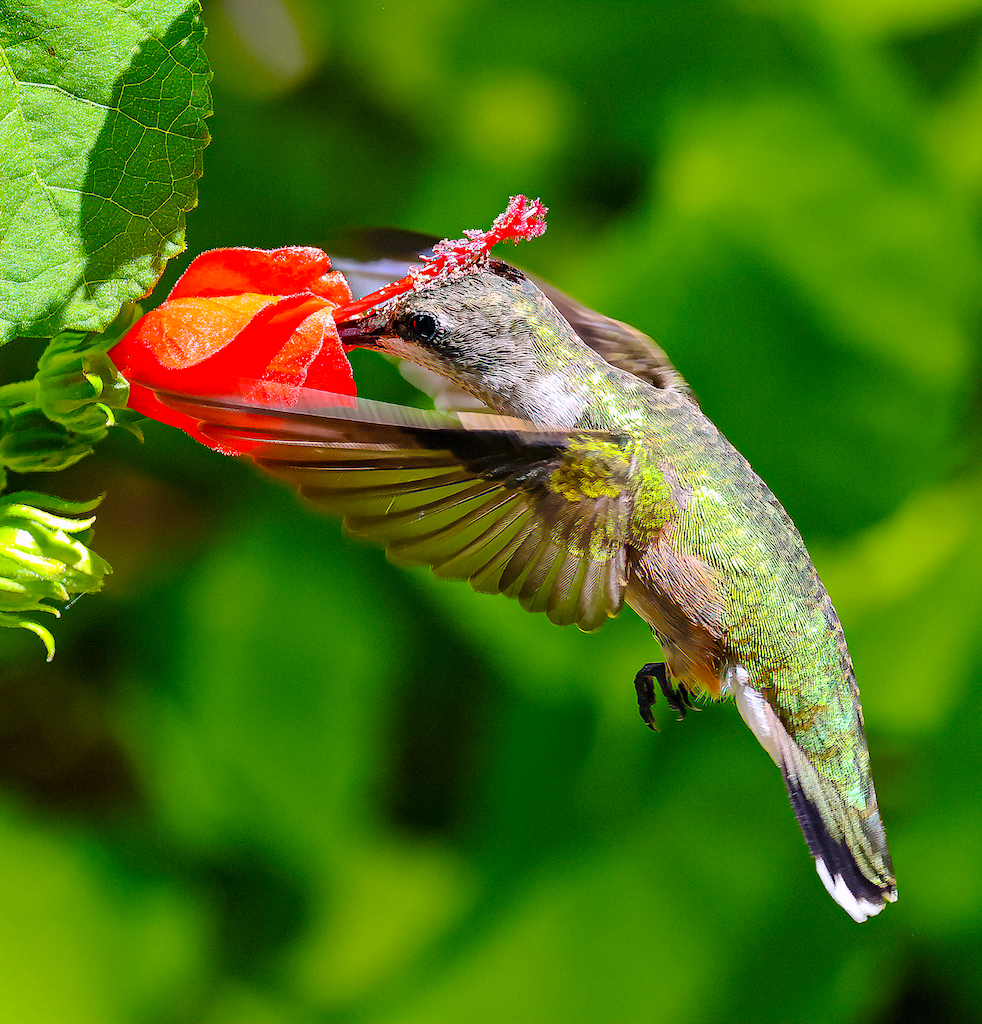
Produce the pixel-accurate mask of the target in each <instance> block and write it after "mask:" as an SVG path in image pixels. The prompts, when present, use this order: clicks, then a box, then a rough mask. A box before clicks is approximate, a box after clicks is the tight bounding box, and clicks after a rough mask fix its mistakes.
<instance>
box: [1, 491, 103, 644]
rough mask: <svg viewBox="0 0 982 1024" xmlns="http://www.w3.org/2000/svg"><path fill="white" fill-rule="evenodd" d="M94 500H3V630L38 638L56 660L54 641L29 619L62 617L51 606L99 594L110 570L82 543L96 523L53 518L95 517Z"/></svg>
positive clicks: (28, 495) (26, 496)
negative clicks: (23, 631) (19, 630)
mask: <svg viewBox="0 0 982 1024" xmlns="http://www.w3.org/2000/svg"><path fill="white" fill-rule="evenodd" d="M101 500H102V498H101V497H100V498H96V499H95V500H94V501H87V502H72V501H63V500H62V499H60V498H53V497H50V496H49V495H45V494H35V493H32V492H29V491H19V492H17V493H16V494H7V495H3V496H2V497H0V626H19V627H21V628H23V629H29V630H31V631H32V632H34V633H36V634H37V635H38V636H39V637H40V638H41V639H42V640H43V641H44V645H45V647H46V648H47V649H48V661H50V660H51V659H52V657H53V656H54V650H55V645H54V639H53V638H52V636H51V633H49V632H48V630H47V629H45V628H44V626H42V625H40V623H37V622H35V621H33V619H32V618H30V617H28V616H29V615H30V614H31V613H34V612H45V613H47V614H48V615H54V616H55V617H56V618H57V617H58V616H59V615H60V612H59V610H58V609H57V608H56V607H54V606H53V605H52V604H51V603H50V602H52V601H68V600H69V599H70V598H71V596H72V595H73V594H86V593H91V592H93V591H96V590H99V589H100V588H101V587H102V582H103V578H104V576H105V575H106V574H107V573H110V572H112V570H111V569H110V567H109V565H108V564H107V563H106V562H105V561H103V559H101V558H100V557H99V556H98V555H97V554H96V553H95V552H94V551H92V550H90V549H89V548H88V547H86V545H85V544H84V543H83V538H84V539H85V540H87V539H88V533H87V531H89V530H90V529H91V527H92V524H93V523H94V522H95V517H94V516H91V517H89V518H88V519H66V518H65V517H64V516H62V515H55V514H54V513H63V512H69V513H80V512H81V513H85V512H91V511H92V509H94V508H95V507H96V505H98V504H99V502H100V501H101Z"/></svg>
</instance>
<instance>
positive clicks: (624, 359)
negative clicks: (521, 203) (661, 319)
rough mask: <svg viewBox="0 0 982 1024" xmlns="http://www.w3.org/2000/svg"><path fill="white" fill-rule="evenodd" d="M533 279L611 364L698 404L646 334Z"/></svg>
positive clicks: (681, 377) (587, 342) (545, 283)
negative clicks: (678, 393) (676, 392)
mask: <svg viewBox="0 0 982 1024" xmlns="http://www.w3.org/2000/svg"><path fill="white" fill-rule="evenodd" d="M532 280H533V281H535V283H536V285H537V286H538V287H539V288H540V289H541V290H542V291H543V292H544V293H545V294H546V296H547V297H548V298H549V300H550V301H551V302H552V304H553V305H554V306H555V307H556V308H557V309H558V310H559V312H560V313H562V314H563V316H564V317H566V319H567V320H568V321H569V323H570V326H571V327H572V328H573V330H574V331H576V333H577V334H578V335H579V336H580V337H581V338H582V339H583V341H584V342H585V343H586V344H587V345H589V346H590V348H592V349H593V351H594V352H596V353H597V355H599V356H601V357H602V358H604V359H606V360H607V362H608V363H610V365H611V366H616V367H617V368H618V369H620V370H627V372H628V373H633V374H634V375H635V377H640V378H641V379H642V380H646V381H647V382H648V383H649V384H653V385H654V386H655V387H656V388H661V389H662V390H665V391H679V392H681V393H682V394H683V395H685V396H686V398H688V399H689V401H691V402H692V404H693V405H696V404H698V403H697V402H696V400H695V397H694V396H693V394H692V392H691V391H690V390H689V385H688V384H687V383H686V382H685V379H684V378H683V376H682V374H681V373H679V371H678V370H676V369H675V367H674V366H672V363H671V360H670V359H669V358H668V356H667V355H666V354H665V353H664V351H663V350H662V349H661V348H659V347H658V345H656V344H655V343H654V342H653V341H652V340H651V338H649V337H648V335H647V334H642V333H641V331H639V330H637V328H634V327H631V325H630V324H625V323H621V321H620V320H614V319H612V318H611V317H609V316H604V315H603V313H598V312H597V311H596V310H594V309H590V307H589V306H584V305H583V303H581V302H577V301H576V299H572V298H570V297H569V296H568V295H566V294H565V292H561V291H560V290H559V289H558V288H555V287H553V286H552V285H551V284H548V283H547V282H545V281H540V280H539V279H538V278H534V277H533V278H532Z"/></svg>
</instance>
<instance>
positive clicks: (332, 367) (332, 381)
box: [306, 309, 355, 395]
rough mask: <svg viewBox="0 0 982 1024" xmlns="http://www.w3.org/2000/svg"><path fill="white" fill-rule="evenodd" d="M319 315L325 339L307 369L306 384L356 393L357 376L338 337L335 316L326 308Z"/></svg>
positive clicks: (339, 393)
mask: <svg viewBox="0 0 982 1024" xmlns="http://www.w3.org/2000/svg"><path fill="white" fill-rule="evenodd" d="M317 316H318V319H319V320H321V321H322V322H323V324H324V341H323V344H322V345H321V349H320V352H319V353H318V354H317V356H316V357H315V358H314V361H313V362H312V363H311V365H310V369H309V370H308V371H307V380H306V386H307V387H308V388H313V389H314V390H315V391H331V392H333V393H334V394H337V395H353V394H355V378H354V377H353V376H352V373H351V363H349V362H348V357H347V356H346V355H345V354H344V346H343V345H342V344H341V339H340V338H339V337H338V329H337V327H336V326H335V323H334V318H333V316H329V315H328V310H326V309H325V310H324V311H323V313H320V314H317ZM311 319H313V317H312V318H311Z"/></svg>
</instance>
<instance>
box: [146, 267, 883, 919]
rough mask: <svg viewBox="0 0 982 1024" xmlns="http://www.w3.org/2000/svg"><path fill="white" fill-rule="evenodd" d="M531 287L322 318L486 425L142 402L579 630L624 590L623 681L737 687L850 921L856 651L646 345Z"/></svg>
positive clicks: (659, 356) (751, 487) (392, 539)
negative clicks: (433, 376)
mask: <svg viewBox="0 0 982 1024" xmlns="http://www.w3.org/2000/svg"><path fill="white" fill-rule="evenodd" d="M550 294H552V296H553V299H555V300H556V302H553V301H550V299H549V298H547V297H546V295H545V294H544V293H543V292H542V291H541V290H540V289H539V288H538V287H536V285H535V284H533V283H532V281H530V280H529V279H528V278H527V277H526V276H525V275H524V274H522V273H521V272H520V271H518V270H516V269H514V268H513V267H511V266H509V265H507V264H505V263H501V262H498V261H494V260H490V261H489V260H485V261H483V262H482V263H480V264H478V265H476V266H473V267H471V268H469V269H466V270H464V271H462V272H460V273H456V274H452V275H450V276H444V277H442V278H437V279H436V280H433V281H431V282H429V283H424V284H422V285H420V286H419V287H418V288H416V289H414V290H412V291H410V292H409V293H408V294H405V295H402V296H399V297H397V298H396V299H393V300H391V301H389V302H386V303H385V304H384V305H382V306H380V307H378V308H377V309H375V310H373V311H371V312H370V313H369V314H368V315H365V316H362V317H361V318H360V319H357V320H355V321H353V322H351V323H350V324H341V325H340V328H341V334H342V337H343V338H344V340H345V341H346V342H347V343H348V344H355V345H360V346H363V347H370V348H377V349H380V350H382V351H384V352H388V353H391V354H393V355H396V356H398V357H401V358H403V359H408V360H411V361H412V362H414V363H416V364H418V365H420V366H422V367H425V368H427V369H429V370H433V371H436V372H437V373H438V374H440V375H442V376H443V377H445V378H446V379H448V380H449V381H450V382H452V383H453V384H454V385H456V386H457V387H459V388H461V389H463V390H464V391H465V392H467V393H469V394H470V395H472V396H474V397H476V398H477V399H478V400H479V401H480V402H481V403H483V404H484V405H485V406H486V407H487V409H489V410H491V413H493V414H494V415H480V414H466V413H461V414H458V415H449V416H443V415H439V414H436V413H429V414H428V413H421V412H418V411H416V410H409V409H401V408H399V407H395V406H382V405H379V404H377V403H372V402H364V401H359V402H357V403H352V400H350V399H346V400H345V402H346V406H342V405H340V404H339V405H337V406H329V405H325V401H324V398H325V396H320V398H319V399H318V398H317V395H316V393H313V395H314V397H313V399H311V400H310V401H312V402H313V404H312V405H311V404H310V401H308V404H307V406H306V407H304V406H294V407H292V408H289V409H282V410H278V409H271V408H268V407H264V406H263V407H260V406H256V405H253V404H250V403H249V402H246V401H243V400H240V399H229V400H225V399H219V400H216V399H210V398H188V397H186V396H176V395H163V394H160V395H159V397H161V398H162V400H164V401H165V402H166V403H167V404H169V405H172V406H174V407H175V408H178V409H180V410H181V411H182V412H187V413H191V414H192V415H194V416H196V417H197V418H199V419H200V420H201V421H202V428H201V429H202V430H203V432H205V433H207V434H209V435H211V436H212V437H214V438H216V439H218V440H222V439H226V440H228V439H232V438H252V439H254V440H255V441H257V442H258V445H257V447H255V448H254V449H253V450H252V451H251V452H250V454H251V456H252V458H253V459H254V460H255V461H256V462H257V463H258V464H259V465H260V466H261V467H263V468H264V469H266V470H268V471H269V472H271V473H273V474H274V475H276V476H278V477H281V478H283V479H285V480H287V481H289V482H290V483H292V484H294V485H296V486H297V487H299V490H300V493H301V495H302V496H303V497H304V498H305V499H306V500H307V501H308V502H310V503H311V504H313V505H314V506H316V507H317V508H320V509H323V510H325V511H329V512H332V513H335V514H337V515H341V516H343V517H344V522H345V526H346V527H347V529H348V530H349V531H350V532H351V533H353V534H356V535H359V536H364V537H369V538H371V539H373V540H376V541H380V542H381V543H383V544H384V545H385V546H386V548H387V550H388V553H389V555H390V556H391V557H393V558H395V559H396V560H399V561H404V562H414V563H424V564H427V565H430V566H432V567H433V570H434V571H435V572H436V574H437V575H439V576H442V577H445V578H448V579H466V580H469V581H470V582H471V583H472V585H473V586H474V587H475V589H477V590H479V591H482V592H486V593H499V592H500V593H503V594H505V595H507V596H509V597H517V598H518V599H519V600H520V601H521V603H522V605H523V606H524V607H525V608H527V609H528V610H530V611H544V612H545V613H546V614H547V615H548V616H549V618H550V619H552V621H553V622H556V623H561V624H565V623H576V624H577V625H579V626H580V627H581V628H582V629H585V630H592V629H596V628H598V627H599V626H601V625H602V624H603V623H604V622H605V621H606V619H607V618H608V616H612V615H616V614H617V612H618V611H620V609H621V606H622V604H623V603H624V602H625V601H626V602H627V604H629V605H630V606H631V607H632V608H634V610H635V611H636V612H637V613H638V614H639V615H641V616H642V618H644V619H645V621H646V622H648V623H649V625H650V626H651V628H652V631H653V632H654V634H655V635H656V637H657V638H658V640H659V641H660V643H661V646H662V650H663V652H664V658H665V661H664V665H662V664H652V665H646V666H645V667H644V668H643V669H642V670H641V672H640V673H639V674H638V679H637V680H636V686H637V688H638V699H639V704H640V707H641V713H642V717H643V718H644V719H645V720H646V721H647V722H648V723H649V724H651V722H652V718H651V713H650V707H651V703H652V702H653V700H654V688H653V686H652V680H657V681H658V683H659V685H660V688H661V689H662V690H663V691H664V692H665V694H666V696H667V697H668V699H669V703H670V704H671V706H673V707H674V708H676V709H678V710H680V711H681V712H682V713H684V710H685V707H686V705H687V704H688V701H689V697H690V695H692V694H695V695H708V696H711V697H714V698H720V697H723V696H728V695H733V696H734V697H735V699H736V703H737V706H738V708H739V711H740V714H741V715H742V717H743V718H744V720H745V721H746V723H747V725H748V726H749V727H750V728H751V730H752V731H753V733H754V735H755V736H756V737H757V739H758V740H759V741H760V743H761V744H762V745H763V747H764V748H765V750H766V751H767V752H768V753H769V754H770V756H771V757H772V758H773V759H774V761H775V762H776V763H777V765H778V766H779V768H780V769H781V773H782V775H783V777H784V782H785V785H786V787H787V790H788V794H789V796H790V798H791V803H792V806H793V808H794V812H795V814H796V815H797V818H798V821H799V823H800V825H801V828H802V831H803V832H804V835H805V839H806V840H807V842H808V846H809V849H810V850H811V853H812V856H813V857H814V858H815V862H816V867H817V869H818V873H819V875H820V877H821V879H822V881H823V882H824V884H825V886H826V888H827V889H828V891H829V893H830V894H831V895H832V897H833V899H835V900H836V901H837V902H838V903H839V904H840V905H841V906H842V907H843V908H844V909H845V910H846V911H847V912H848V913H849V914H850V915H851V916H852V917H853V918H854V919H855V920H857V921H864V920H866V918H867V917H868V916H870V915H873V914H877V913H879V912H880V910H881V909H882V908H883V906H884V904H885V902H888V901H889V902H892V901H893V900H895V899H896V898H897V890H896V885H895V880H894V875H893V868H892V864H891V861H890V856H889V853H888V851H887V845H886V838H885V835H884V830H883V823H882V821H881V819H880V815H879V812H878V809H877V802H876V794H875V791H874V789H873V783H872V780H871V778H870V772H869V754H868V751H867V746H866V739H865V736H864V731H863V712H862V708H861V707H860V703H859V690H858V688H857V685H856V680H855V676H854V673H853V667H852V662H851V661H850V657H849V652H848V649H847V647H846V641H845V637H844V636H843V632H842V627H841V626H840V624H839V620H838V618H837V616H836V613H835V610H834V608H833V607H832V602H831V601H830V600H829V597H828V594H827V593H826V591H825V589H824V587H823V586H822V584H821V582H820V580H819V579H818V576H817V574H816V572H815V568H814V566H813V565H812V562H811V559H810V558H809V556H808V553H807V551H806V550H805V546H804V543H803V541H802V539H801V536H800V535H799V533H798V531H797V530H796V529H795V527H794V524H793V523H792V522H791V519H790V518H789V517H788V515H787V513H786V512H785V511H784V509H783V508H782V507H781V505H780V503H779V502H778V501H777V499H776V498H775V497H774V495H773V494H771V492H770V491H769V490H768V489H767V487H766V486H765V485H764V483H763V482H762V481H761V480H760V478H759V477H758V476H757V475H756V474H755V473H754V471H753V470H752V469H751V468H750V465H749V464H748V463H747V461H746V459H744V458H743V456H742V455H740V454H739V452H737V451H736V450H735V449H734V448H733V447H732V445H730V444H729V442H728V441H727V440H726V439H725V438H724V437H723V436H722V435H721V434H720V433H719V431H718V430H717V429H716V428H715V427H714V426H713V424H712V423H711V422H710V421H709V419H707V417H706V416H705V415H704V414H703V413H702V411H701V410H700V409H699V407H698V405H697V403H696V401H695V400H694V398H693V397H692V395H691V394H690V392H689V390H688V388H687V386H686V385H685V382H684V381H683V380H682V378H681V377H680V376H679V375H678V374H677V373H676V371H675V370H674V369H673V368H672V366H671V365H670V363H669V362H668V360H667V358H666V357H665V355H664V353H662V352H661V351H660V350H659V349H658V348H657V346H655V345H654V343H653V342H651V341H650V339H647V338H645V336H644V335H641V334H640V332H637V331H635V330H633V329H632V328H629V327H627V326H626V325H623V324H620V323H618V322H617V321H613V320H609V319H607V318H606V317H602V316H601V315H600V314H597V313H594V312H592V311H590V310H587V309H585V308H584V307H582V306H579V305H578V304H576V303H574V302H573V301H572V300H570V299H567V298H566V297H565V296H561V295H559V294H558V293H550ZM557 302H558V305H559V307H561V308H562V312H560V308H557V304H556V303H557ZM564 313H565V314H566V315H565V316H564V315H563V314H564ZM574 325H575V327H574ZM327 401H329V399H327Z"/></svg>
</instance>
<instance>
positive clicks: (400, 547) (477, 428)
mask: <svg viewBox="0 0 982 1024" xmlns="http://www.w3.org/2000/svg"><path fill="white" fill-rule="evenodd" d="M157 396H158V398H160V400H161V401H162V402H164V403H165V404H166V405H168V406H170V407H172V408H174V409H176V410H178V411H180V412H182V413H186V414H188V415H190V416H193V417H195V418H196V419H198V420H199V421H200V422H201V424H202V425H201V431H202V433H204V434H206V435H208V436H210V437H213V438H215V439H216V440H217V441H219V442H225V443H231V442H233V441H235V440H239V441H241V440H243V439H244V440H249V441H252V442H255V443H256V446H255V447H254V448H252V449H251V450H250V452H249V455H250V457H251V458H252V459H254V460H255V462H256V463H257V464H258V465H259V466H261V467H262V468H263V469H264V470H266V471H267V472H269V473H272V474H273V475H274V476H277V477H280V478H281V479H284V480H286V481H288V482H289V483H291V484H293V485H294V486H296V487H298V488H299V491H300V494H301V496H302V497H303V498H305V499H306V500H307V501H308V502H309V503H310V504H311V505H313V506H314V507H316V508H318V509H320V510H323V511H325V512H331V513H334V514H335V515H339V516H342V517H343V519H344V524H345V527H346V529H347V530H348V531H349V532H351V533H353V534H357V535H358V536H362V537H368V538H370V539H372V540H375V541H378V542H380V543H382V544H384V545H385V547H386V551H387V552H388V554H389V555H390V556H391V557H392V558H393V559H394V560H396V561H400V562H406V563H422V564H425V565H429V566H431V567H432V568H433V570H434V572H435V573H436V574H437V575H438V576H441V577H445V578H447V579H457V580H464V579H466V580H470V582H471V584H472V585H473V587H474V588H475V590H478V591H481V592H482V593H502V594H505V595H506V596H508V597H517V598H518V599H519V601H521V603H522V605H523V607H525V608H526V609H528V610H529V611H535V612H538V611H544V612H546V613H547V614H548V616H549V618H550V619H551V620H552V621H553V622H556V623H559V624H567V623H576V624H577V625H578V626H579V627H580V628H581V629H584V630H591V629H597V628H598V627H599V626H601V625H602V624H603V623H604V622H605V621H606V619H607V617H608V616H611V615H616V614H617V612H618V611H619V610H620V608H621V605H622V603H623V599H624V588H625V586H626V580H627V569H626V544H627V542H628V539H629V535H628V531H629V523H630V515H631V508H632V497H631V494H630V492H629V490H628V487H627V484H628V481H629V469H630V465H629V461H628V459H627V458H625V459H624V461H623V464H622V465H621V466H617V465H616V464H615V465H612V466H611V465H610V464H609V463H608V465H607V466H605V469H606V470H607V472H608V474H609V479H610V480H611V481H612V482H613V484H614V486H613V487H607V488H605V490H606V491H608V493H607V494H606V495H602V496H599V497H585V496H582V495H579V494H578V493H575V492H572V491H571V490H570V488H569V486H568V485H560V486H559V487H558V488H557V483H556V481H557V479H558V480H562V481H570V480H576V479H578V478H579V477H578V473H579V471H580V470H581V467H582V466H583V464H584V460H585V456H584V454H583V446H582V445H577V444H572V443H571V442H574V441H576V440H577V439H579V440H581V441H582V440H583V439H584V438H592V439H595V440H596V439H599V440H603V441H604V442H606V446H605V450H606V451H608V452H609V451H610V450H611V447H614V448H619V446H620V444H621V441H620V439H619V438H617V437H615V436H613V435H610V434H603V433H600V434H598V433H587V432H578V433H576V434H571V433H566V432H563V431H543V430H539V429H537V428H536V427H534V426H533V425H532V424H528V423H524V422H522V421H519V420H509V419H507V418H505V417H495V416H475V415H462V416H460V417H445V416H440V415H438V414H433V413H421V412H419V411H418V410H415V409H404V408H402V407H400V406H391V405H384V404H382V403H376V402H365V401H358V402H352V400H351V399H350V398H349V399H344V400H343V401H346V402H347V403H348V404H347V405H346V406H342V405H334V404H331V403H332V401H342V400H340V399H332V396H329V395H324V394H322V393H318V392H304V393H303V396H302V399H301V401H302V402H304V403H305V405H304V406H301V405H297V406H293V407H291V408H288V409H283V408H270V407H267V406H256V405H252V404H250V403H248V402H245V401H243V400H241V399H237V398H232V399H213V398H201V397H189V396H182V395H175V394H168V393H165V392H161V391H158V392H157ZM557 473H558V474H559V476H558V477H557V475H556V474H557Z"/></svg>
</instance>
